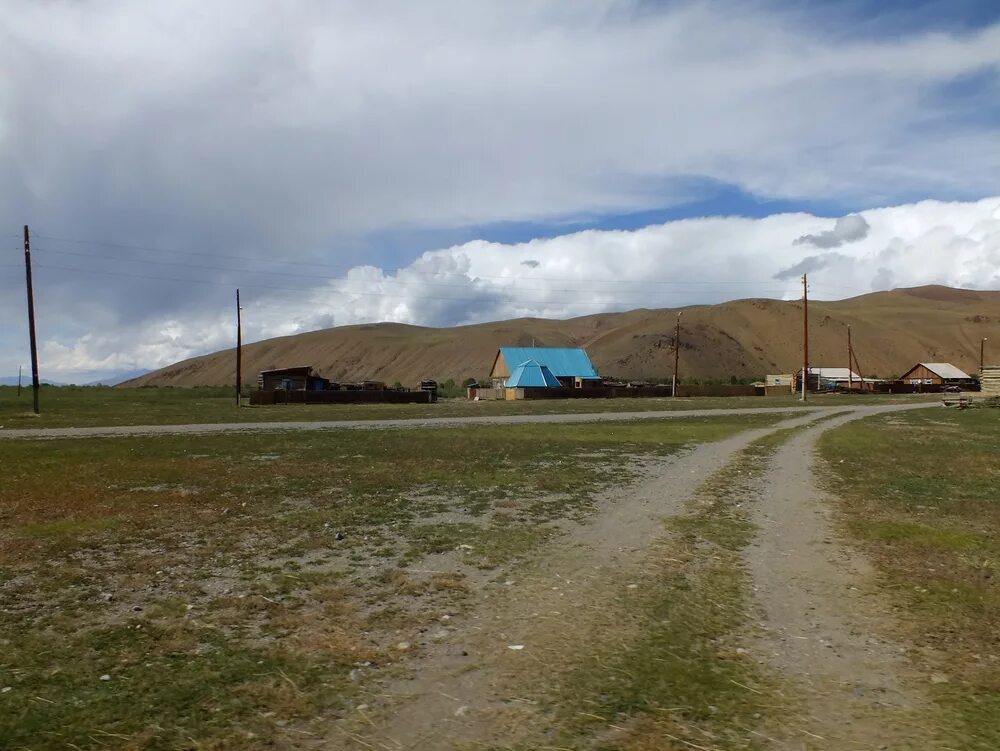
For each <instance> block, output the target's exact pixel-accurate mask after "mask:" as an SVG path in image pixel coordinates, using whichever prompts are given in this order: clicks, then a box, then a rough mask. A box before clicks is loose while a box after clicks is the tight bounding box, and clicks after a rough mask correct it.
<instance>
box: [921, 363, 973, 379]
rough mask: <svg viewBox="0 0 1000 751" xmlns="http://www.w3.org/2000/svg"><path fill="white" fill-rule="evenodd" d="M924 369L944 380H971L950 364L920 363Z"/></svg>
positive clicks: (967, 375)
mask: <svg viewBox="0 0 1000 751" xmlns="http://www.w3.org/2000/svg"><path fill="white" fill-rule="evenodd" d="M920 364H921V365H923V366H924V367H925V368H927V369H928V370H929V371H931V372H932V373H935V374H936V375H938V376H940V377H941V378H945V379H952V378H957V379H969V378H972V376H970V375H969V374H968V373H963V372H962V371H961V370H959V369H958V368H956V367H955V366H954V365H952V364H951V363H950V362H922V363H920Z"/></svg>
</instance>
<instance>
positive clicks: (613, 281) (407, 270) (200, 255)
mask: <svg viewBox="0 0 1000 751" xmlns="http://www.w3.org/2000/svg"><path fill="white" fill-rule="evenodd" d="M35 237H36V238H38V239H43V240H51V241H54V242H65V243H73V244H76V245H89V246H93V247H102V248H117V249H121V250H137V251H140V252H147V253H163V254H174V255H184V256H195V257H197V258H204V257H205V255H206V253H205V251H203V250H202V251H191V250H179V249H170V248H156V247H151V246H146V245H131V244H125V243H113V242H103V241H96V240H80V239H74V238H67V237H53V236H51V235H38V234H36V235H35ZM45 249H46V250H47V252H51V253H65V254H67V255H81V256H84V257H87V258H94V257H95V256H94V255H92V254H88V253H82V254H74V253H72V252H71V251H59V250H54V249H51V248H45ZM211 256H212V257H213V258H225V259H228V260H233V261H247V262H250V263H265V264H288V263H289V261H287V260H285V259H275V258H273V257H270V258H262V257H255V256H241V255H233V254H228V253H212V254H211ZM96 257H99V258H110V257H108V256H96ZM150 262H152V261H150ZM156 263H166V262H164V261H157V262H156ZM294 263H296V264H298V265H300V266H315V267H319V268H331V269H346V270H348V271H349V270H351V269H355V268H361V267H363V266H365V265H366V264H344V263H329V262H320V261H305V260H295V261H294ZM178 265H179V264H178ZM368 265H370V264H368ZM224 270H228V269H224ZM380 270H381V271H382V272H383V273H395V274H398V273H400V272H405V273H407V274H414V275H420V276H436V275H437V272H429V271H417V270H415V269H410V268H408V267H405V266H398V267H395V268H390V269H385V268H380ZM262 273H272V272H262ZM274 273H277V272H274ZM286 273H287V272H286ZM302 276H309V277H314V276H315V275H313V274H303V275H302ZM476 278H479V279H499V280H505V281H506V280H517V279H520V278H523V279H528V280H532V281H550V282H565V281H566V279H565V277H544V276H534V275H531V276H526V277H514V276H488V275H483V274H476ZM572 281H575V282H584V283H604V284H638V285H645V286H650V285H666V286H681V287H686V286H717V285H719V284H720V283H719V282H716V281H709V280H675V279H674V280H664V279H581V278H576V279H573V280H572ZM773 281H775V280H773V279H772V280H766V281H764V280H758V281H752V280H751V281H748V280H739V281H736V280H733V281H729V282H726V284H729V285H732V286H752V285H756V284H768V283H771V282H773Z"/></svg>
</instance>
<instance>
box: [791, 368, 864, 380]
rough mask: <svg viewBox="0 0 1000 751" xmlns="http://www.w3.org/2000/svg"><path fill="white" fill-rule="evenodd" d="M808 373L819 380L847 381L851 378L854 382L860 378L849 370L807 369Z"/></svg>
mask: <svg viewBox="0 0 1000 751" xmlns="http://www.w3.org/2000/svg"><path fill="white" fill-rule="evenodd" d="M800 372H801V371H800ZM809 373H810V374H811V375H818V376H819V377H820V379H821V380H822V379H826V380H830V381H847V380H850V379H851V378H853V379H854V380H855V381H860V380H861V376H859V375H858V374H857V373H855V372H854V371H853V370H851V369H850V368H809Z"/></svg>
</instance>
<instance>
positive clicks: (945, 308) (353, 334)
mask: <svg viewBox="0 0 1000 751" xmlns="http://www.w3.org/2000/svg"><path fill="white" fill-rule="evenodd" d="M678 312H683V317H682V319H681V320H682V326H681V348H680V349H681V354H680V361H681V364H680V369H679V370H680V374H681V376H682V377H687V376H698V377H704V378H728V377H731V376H737V377H761V376H763V375H764V374H765V373H778V372H784V373H787V372H791V371H792V370H794V369H796V368H799V367H801V362H800V361H801V315H802V303H801V301H798V300H795V301H784V300H775V299H771V298H760V297H758V298H746V299H741V300H730V301H727V302H722V303H717V304H713V305H688V306H684V307H680V308H653V309H651V308H637V309H635V310H628V311H624V312H618V313H596V314H588V315H585V316H578V317H575V318H569V319H564V320H556V319H545V318H528V317H525V318H516V319H510V320H503V321H490V322H486V323H477V324H464V325H461V326H455V327H447V328H434V327H429V326H416V325H412V324H400V323H394V322H391V323H363V324H352V325H349V326H339V327H334V328H330V329H321V330H318V331H309V332H304V333H301V334H293V335H289V336H283V337H277V338H274V339H267V340H263V341H260V342H255V343H253V344H247V345H244V347H243V364H244V367H243V374H242V375H243V380H244V383H253V382H255V380H256V376H257V373H258V372H259V371H260V370H264V369H268V368H274V367H284V366H289V365H304V364H308V365H312V366H313V367H314V368H315V369H316V370H317V371H318V372H319V373H321V374H322V375H324V376H326V377H328V378H331V379H334V380H339V381H356V380H362V379H376V380H382V381H386V382H388V383H393V382H396V381H399V382H401V383H403V384H404V385H413V384H416V383H417V382H418V381H420V380H421V379H423V378H435V379H437V380H447V379H449V378H452V379H454V380H456V381H461V380H463V379H465V378H483V377H485V376H486V375H487V374H488V372H489V368H490V366H491V364H492V362H493V356H494V355H495V353H496V350H497V348H498V347H500V346H503V345H511V346H530V345H531V343H532V341H534V342H535V343H536V344H537V346H569V347H585V348H586V349H587V351H588V353H589V354H590V356H591V359H592V360H593V362H594V364H595V366H596V367H597V369H598V372H600V373H601V374H602V375H607V376H612V377H618V378H632V379H635V378H658V377H659V378H666V377H669V376H670V374H671V373H672V368H673V335H674V324H675V321H676V316H677V313H678ZM809 314H810V354H811V357H810V360H811V362H812V364H814V365H824V366H846V364H847V339H846V331H847V326H848V325H850V326H851V331H852V336H853V341H854V347H855V352H856V354H857V357H858V360H859V361H860V364H861V366H862V369H863V370H864V373H865V375H871V374H878V375H880V376H883V377H886V376H898V375H900V374H902V373H903V372H905V371H906V370H907V369H909V367H910V366H912V365H913V364H915V363H916V362H919V361H925V362H927V361H936V362H942V361H943V362H951V363H953V364H954V365H957V366H958V367H959V368H962V369H963V370H966V371H967V372H973V371H976V370H978V367H979V343H980V340H981V339H982V338H983V337H987V338H989V339H990V341H992V342H995V343H996V345H995V346H996V347H997V349H998V350H1000V291H982V290H967V289H955V288H951V287H944V286H941V285H926V286H922V287H910V288H900V289H895V290H891V291H887V292H872V293H868V294H865V295H860V296H857V297H853V298H847V299H844V300H828V301H823V300H816V301H813V300H810V303H809ZM987 359H990V358H987ZM993 359H995V360H1000V356H997V357H994V358H993ZM233 368H234V353H233V350H232V349H228V350H223V351H220V352H214V353H211V354H207V355H202V356H199V357H194V358H190V359H188V360H184V361H182V362H178V363H175V364H173V365H168V366H166V367H164V368H160V369H158V370H154V371H152V372H150V373H147V374H145V375H143V376H140V377H139V378H134V379H132V380H130V381H126V382H125V383H123V384H121V385H122V386H124V387H139V386H202V385H221V384H230V383H233V382H234V381H235V374H234V372H233Z"/></svg>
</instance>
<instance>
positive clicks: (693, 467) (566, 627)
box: [339, 410, 830, 751]
mask: <svg viewBox="0 0 1000 751" xmlns="http://www.w3.org/2000/svg"><path fill="white" fill-rule="evenodd" d="M829 414H830V410H819V411H816V412H810V413H808V414H804V415H800V416H797V417H795V418H793V419H790V420H785V421H782V422H781V423H778V424H775V425H773V426H771V427H768V428H762V429H754V430H749V431H745V432H743V433H740V434H738V435H736V436H733V437H730V438H728V439H725V440H723V441H720V442H716V443H711V444H701V445H699V446H696V447H695V448H693V449H692V450H690V451H688V452H685V453H683V454H681V455H677V456H674V457H670V458H669V459H668V460H667V461H666V462H665V468H663V469H662V470H661V471H660V472H659V473H658V474H657V475H656V476H655V477H652V478H650V479H648V480H645V481H642V482H640V483H639V484H637V485H633V486H631V487H629V488H624V489H621V490H619V491H617V492H612V493H609V494H607V495H606V496H605V497H604V498H603V499H601V500H600V501H599V503H598V511H597V512H596V513H595V515H594V516H593V517H592V518H591V519H590V520H589V521H588V522H587V523H586V524H583V525H580V526H579V527H578V528H576V529H572V530H570V531H568V532H567V533H566V534H565V535H563V536H562V537H560V538H559V539H557V540H556V541H555V542H554V543H552V544H550V545H549V546H548V548H547V549H546V550H544V551H543V552H542V553H541V554H540V555H539V557H538V558H537V559H536V560H535V561H534V563H532V564H530V565H528V566H527V567H526V569H525V570H523V571H520V572H519V573H518V575H517V576H516V577H515V578H516V581H514V582H513V583H512V584H510V585H506V584H503V583H500V584H492V585H489V586H487V587H486V588H485V589H484V590H483V591H482V592H481V593H480V595H479V597H478V600H479V602H478V605H477V606H475V607H474V608H473V609H472V610H471V611H470V612H468V613H467V614H465V615H463V616H461V617H456V618H454V619H453V620H451V621H450V625H451V627H452V629H453V631H452V635H451V636H449V637H448V638H447V639H445V640H443V641H441V642H438V643H432V644H428V645H427V648H426V651H425V652H424V653H423V654H422V655H421V656H420V657H419V658H417V659H416V660H415V661H414V663H413V664H412V665H411V667H412V676H411V677H409V678H407V679H405V680H401V681H396V682H390V683H387V684H384V685H381V686H378V687H376V688H375V689H374V690H373V691H372V693H371V695H370V699H369V702H368V706H369V708H370V709H368V710H367V713H366V714H364V716H363V717H362V718H361V721H360V722H359V721H358V718H353V719H348V720H347V721H346V722H343V723H341V725H340V726H339V727H340V730H341V732H342V733H343V734H344V736H343V738H342V739H340V740H341V741H342V742H346V743H347V744H348V745H347V747H348V748H378V749H390V750H393V751H395V750H402V749H407V750H408V751H429V750H430V749H455V748H480V747H483V745H484V744H485V745H486V746H490V744H491V742H492V743H494V744H498V745H497V746H496V747H498V748H506V747H509V746H512V745H515V744H516V742H517V741H518V740H519V739H520V740H523V739H524V738H526V737H537V736H536V734H537V733H538V732H542V731H543V729H544V727H545V719H544V717H542V716H540V714H539V710H538V708H537V707H536V706H535V705H534V703H533V702H529V701H526V700H524V698H523V696H522V695H521V690H522V689H523V688H524V685H525V681H526V680H533V681H537V680H539V677H538V676H539V675H542V676H543V677H542V678H541V680H545V678H544V676H545V675H546V674H547V671H548V669H549V667H550V663H551V662H553V661H555V662H558V661H560V660H565V659H566V657H567V656H568V655H572V654H573V652H574V650H576V649H580V648H586V645H587V643H588V640H590V639H593V638H594V633H593V632H594V624H595V623H596V622H598V621H600V619H601V617H602V616H603V615H604V611H606V610H607V609H608V608H609V607H613V601H614V600H615V599H616V598H617V597H619V596H620V595H621V594H622V593H621V587H622V586H623V582H625V581H627V577H628V576H629V574H630V572H638V571H639V570H641V565H642V563H643V561H644V559H645V557H646V555H647V553H648V550H649V547H650V545H652V543H653V542H654V541H655V540H657V539H658V538H660V537H661V536H662V535H663V534H664V529H663V526H662V521H663V519H664V518H665V517H667V516H670V515H674V514H680V513H684V511H685V508H686V503H687V501H688V500H689V498H690V497H691V496H692V494H693V493H694V492H695V491H696V490H697V488H698V487H699V485H700V484H701V483H702V482H703V481H704V480H705V478H707V477H710V476H712V475H713V474H714V473H716V472H717V471H719V470H720V469H721V468H722V467H724V466H725V465H726V464H727V463H728V462H729V461H730V460H731V459H732V457H733V456H734V455H736V454H737V453H738V452H739V451H741V450H742V449H744V448H746V447H747V446H748V445H749V444H750V443H751V442H753V441H754V440H757V439H758V438H760V437H762V436H765V435H767V434H769V433H772V432H774V431H776V430H780V429H783V428H790V427H797V426H799V425H804V424H808V423H810V422H812V421H813V420H816V419H818V418H820V417H824V416H827V415H829ZM511 647H519V648H517V649H512V648H511ZM373 717H374V719H373Z"/></svg>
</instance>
